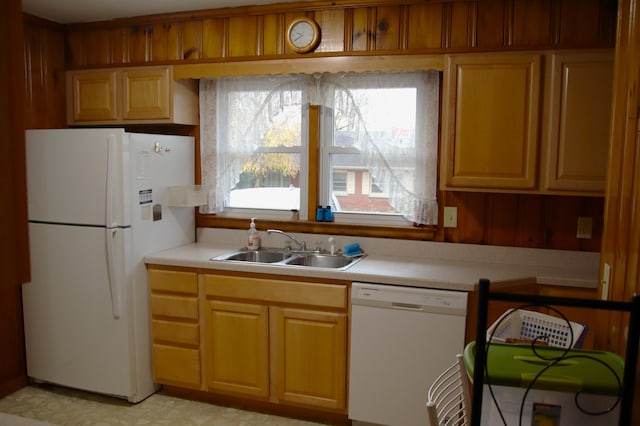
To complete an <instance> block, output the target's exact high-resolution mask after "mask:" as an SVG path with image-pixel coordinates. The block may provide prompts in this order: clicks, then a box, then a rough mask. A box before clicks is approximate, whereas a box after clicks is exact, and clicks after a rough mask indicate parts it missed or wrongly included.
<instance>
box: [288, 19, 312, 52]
mask: <svg viewBox="0 0 640 426" xmlns="http://www.w3.org/2000/svg"><path fill="white" fill-rule="evenodd" d="M319 41H320V29H319V28H318V25H317V24H316V23H315V22H314V21H312V20H311V19H308V18H298V19H296V20H294V21H293V22H292V23H291V25H290V26H289V31H288V32H287V42H288V43H289V45H290V46H291V48H292V49H293V50H294V51H296V52H298V53H306V52H310V51H311V50H313V49H314V48H315V47H316V46H317V44H318V42H319Z"/></svg>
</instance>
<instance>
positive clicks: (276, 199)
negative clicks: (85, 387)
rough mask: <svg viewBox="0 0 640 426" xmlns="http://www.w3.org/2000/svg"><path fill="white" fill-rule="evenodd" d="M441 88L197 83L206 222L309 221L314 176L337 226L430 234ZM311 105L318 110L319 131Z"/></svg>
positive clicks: (332, 82) (422, 78)
mask: <svg viewBox="0 0 640 426" xmlns="http://www.w3.org/2000/svg"><path fill="white" fill-rule="evenodd" d="M438 88H439V75H438V73H437V72H415V73H393V74H392V73H386V74H384V73H376V74H341V75H337V74H319V75H313V76H312V75H295V76H277V77H247V78H233V79H231V78H229V79H227V78H222V79H218V80H203V81H201V94H200V100H201V108H200V110H201V115H202V118H201V132H202V137H201V152H202V161H201V165H202V167H201V169H202V173H203V177H202V182H203V184H206V185H208V186H209V187H210V188H213V190H212V191H211V193H210V195H209V201H210V202H209V208H208V209H205V210H204V211H203V212H216V213H222V214H226V215H230V216H239V217H247V216H258V215H259V216H260V217H265V216H274V217H288V215H290V210H291V209H298V210H300V213H301V217H305V215H306V206H307V204H308V203H307V197H308V190H307V186H308V183H307V177H308V176H309V173H311V174H312V175H313V174H314V173H315V176H317V180H318V182H319V187H320V191H319V196H318V199H317V200H311V202H312V203H313V204H317V205H331V206H332V208H333V211H334V216H335V218H336V221H342V222H349V223H373V224H380V225H386V224H407V223H411V222H414V223H420V224H435V221H436V220H437V205H436V201H435V191H436V184H435V182H436V158H437V123H438V96H439V95H438ZM308 105H319V106H320V111H321V113H320V120H319V122H320V124H319V129H309V128H308V127H309V123H310V122H317V120H309V108H308ZM309 132H314V134H319V135H320V142H319V143H320V155H319V161H318V164H308V150H309V148H308V146H309V143H308V137H307V135H308V134H309ZM258 209H259V210H260V211H259V212H257V211H256V210H258ZM285 215H286V216H285Z"/></svg>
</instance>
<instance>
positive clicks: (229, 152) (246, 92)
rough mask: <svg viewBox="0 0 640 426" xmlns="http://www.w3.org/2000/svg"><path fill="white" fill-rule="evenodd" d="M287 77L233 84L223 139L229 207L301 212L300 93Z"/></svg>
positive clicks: (224, 108) (225, 110)
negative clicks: (228, 176)
mask: <svg viewBox="0 0 640 426" xmlns="http://www.w3.org/2000/svg"><path fill="white" fill-rule="evenodd" d="M288 83H290V81H289V80H284V79H262V80H259V79H255V80H254V79H250V80H249V81H247V82H246V84H238V83H237V82H235V81H234V82H232V83H230V85H231V88H230V90H228V91H226V92H225V93H226V96H225V97H224V98H223V99H224V102H225V103H224V104H223V105H221V113H222V114H223V120H221V123H220V125H221V126H222V131H219V135H218V137H219V138H222V139H223V140H224V141H226V153H225V154H226V156H225V157H224V160H223V161H224V162H223V166H224V167H225V168H227V169H228V170H229V171H230V179H229V181H228V188H229V189H228V191H229V193H228V197H227V198H226V200H225V206H226V207H232V208H247V209H274V210H291V209H300V204H301V202H300V183H301V182H300V176H301V175H300V169H301V164H302V150H303V146H304V145H305V144H304V143H303V140H302V133H303V132H302V118H303V107H302V102H301V98H302V94H301V90H299V89H297V88H293V87H291V86H290V84H288Z"/></svg>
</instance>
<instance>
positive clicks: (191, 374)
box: [152, 344, 200, 387]
mask: <svg viewBox="0 0 640 426" xmlns="http://www.w3.org/2000/svg"><path fill="white" fill-rule="evenodd" d="M152 350H153V379H154V381H155V382H157V383H163V384H180V385H188V386H190V387H200V351H199V350H197V349H188V348H177V347H174V346H167V345H157V344H154V345H153V349H152Z"/></svg>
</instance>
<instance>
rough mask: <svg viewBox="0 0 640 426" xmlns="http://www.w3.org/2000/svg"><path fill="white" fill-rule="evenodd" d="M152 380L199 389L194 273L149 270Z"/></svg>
mask: <svg viewBox="0 0 640 426" xmlns="http://www.w3.org/2000/svg"><path fill="white" fill-rule="evenodd" d="M148 276H149V289H150V296H149V297H150V305H151V338H152V347H151V351H152V359H153V361H152V362H153V379H154V381H155V382H156V383H160V384H167V385H174V386H180V387H187V388H195V389H199V388H200V386H201V366H200V324H199V317H200V315H199V307H198V306H199V303H198V276H197V274H196V273H195V272H188V271H173V270H163V269H153V268H149V270H148Z"/></svg>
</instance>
